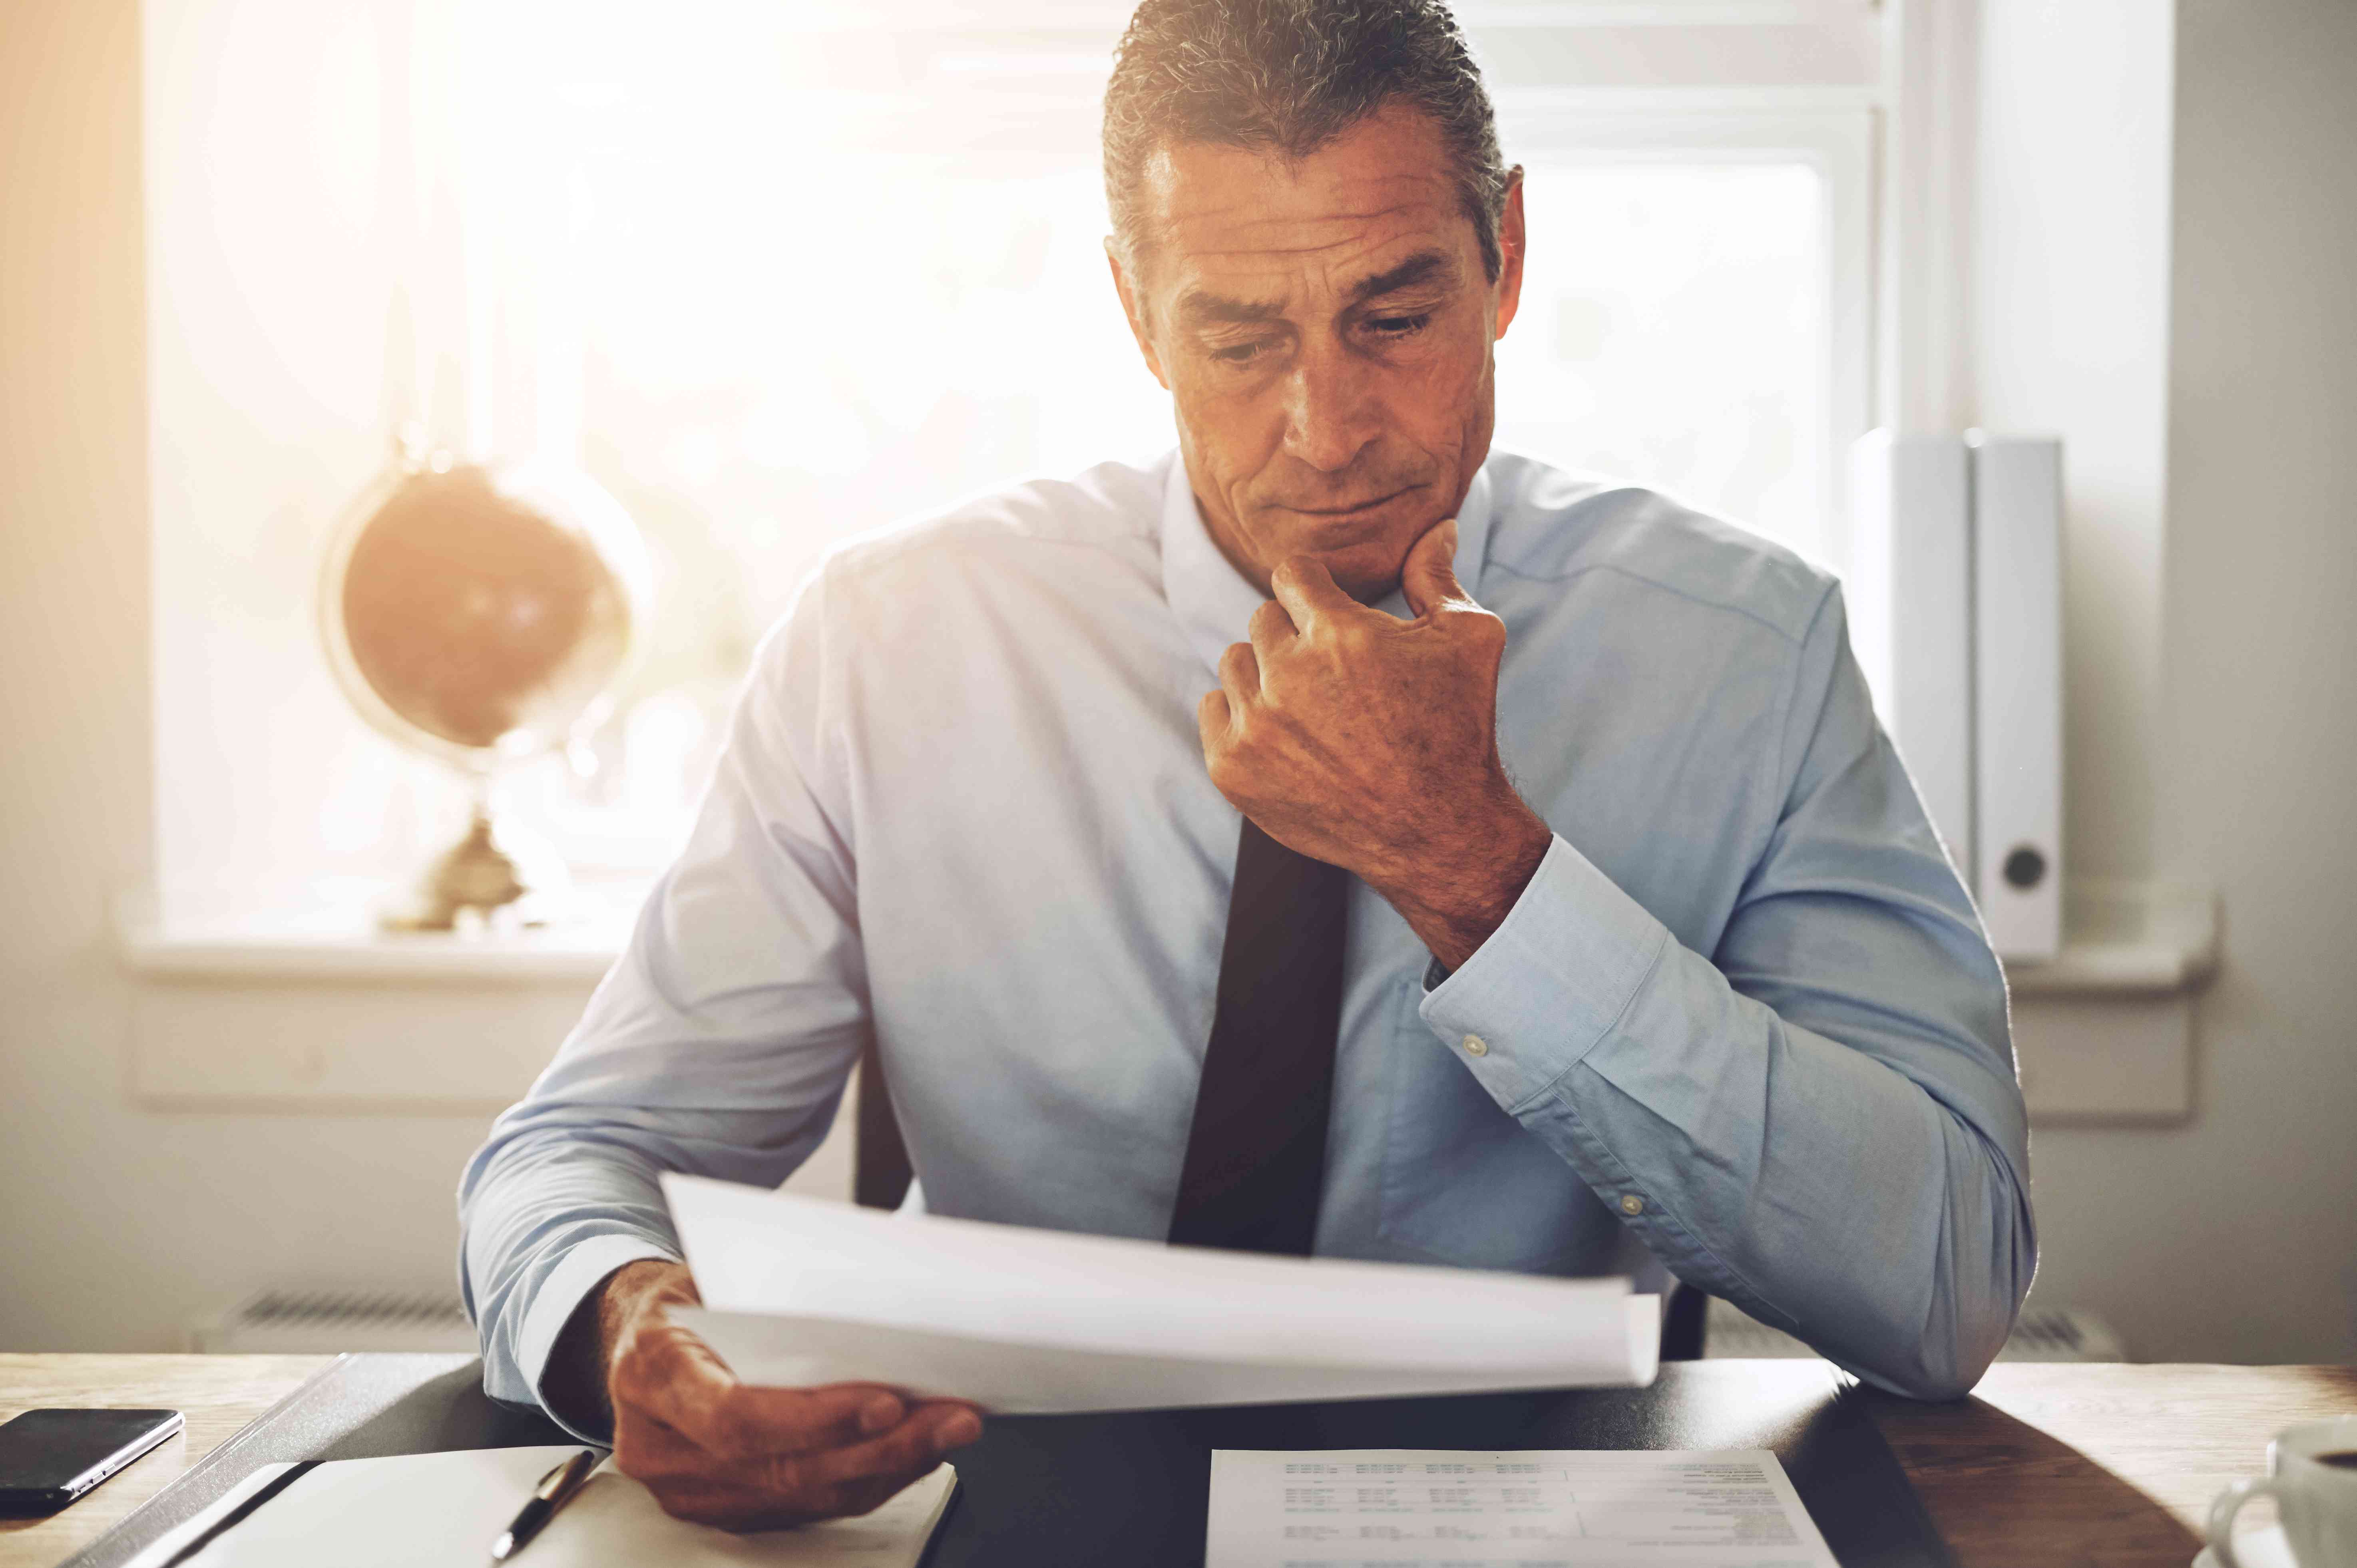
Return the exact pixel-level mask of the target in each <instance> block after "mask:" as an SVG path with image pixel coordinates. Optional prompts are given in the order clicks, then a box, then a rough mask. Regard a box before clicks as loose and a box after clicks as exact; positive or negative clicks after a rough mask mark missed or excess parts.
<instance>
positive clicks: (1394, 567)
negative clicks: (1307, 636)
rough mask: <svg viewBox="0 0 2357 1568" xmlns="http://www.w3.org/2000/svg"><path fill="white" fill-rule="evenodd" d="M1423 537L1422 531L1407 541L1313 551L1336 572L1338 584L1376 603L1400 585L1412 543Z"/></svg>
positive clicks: (1364, 600) (1367, 602)
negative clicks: (1402, 571) (1401, 574)
mask: <svg viewBox="0 0 2357 1568" xmlns="http://www.w3.org/2000/svg"><path fill="white" fill-rule="evenodd" d="M1422 537H1423V532H1422V531H1421V530H1419V531H1418V532H1417V533H1416V535H1415V538H1412V539H1410V540H1409V541H1408V542H1407V544H1398V545H1395V544H1393V543H1391V542H1389V541H1385V542H1380V543H1377V542H1369V543H1366V544H1354V545H1350V546H1346V547H1345V548H1343V549H1340V550H1321V551H1314V552H1310V553H1311V554H1312V555H1314V556H1315V558H1316V559H1317V560H1318V563H1319V564H1322V565H1323V566H1324V567H1325V568H1326V570H1327V571H1328V572H1329V573H1330V574H1332V575H1333V578H1334V582H1335V585H1337V586H1339V587H1340V589H1341V590H1342V591H1343V592H1344V593H1346V594H1348V595H1350V596H1351V597H1352V598H1354V599H1356V600H1358V601H1359V602H1360V603H1361V604H1362V605H1372V604H1375V603H1377V602H1379V601H1381V600H1383V599H1384V598H1387V597H1389V596H1390V595H1391V594H1392V592H1393V590H1394V589H1395V588H1397V587H1398V586H1399V585H1400V568H1401V567H1402V566H1403V565H1404V564H1406V561H1407V552H1408V546H1409V545H1412V544H1414V543H1415V539H1420V538H1422Z"/></svg>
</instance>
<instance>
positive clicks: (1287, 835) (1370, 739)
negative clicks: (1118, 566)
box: [1196, 518, 1552, 969]
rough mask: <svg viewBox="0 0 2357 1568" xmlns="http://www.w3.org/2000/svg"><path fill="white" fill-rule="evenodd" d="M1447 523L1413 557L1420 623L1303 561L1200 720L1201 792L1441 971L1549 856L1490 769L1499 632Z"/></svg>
mask: <svg viewBox="0 0 2357 1568" xmlns="http://www.w3.org/2000/svg"><path fill="white" fill-rule="evenodd" d="M1456 553H1457V523H1456V520H1454V519H1453V518H1452V519H1449V520H1448V521H1443V522H1440V523H1438V524H1436V525H1435V526H1434V527H1433V528H1431V529H1430V530H1429V531H1427V532H1426V533H1425V535H1424V536H1423V537H1422V538H1421V539H1419V540H1417V541H1416V542H1415V545H1414V546H1413V547H1412V548H1411V549H1410V550H1409V551H1408V555H1407V561H1406V564H1405V565H1404V566H1403V567H1402V569H1401V575H1400V589H1401V592H1402V593H1403V594H1404V595H1405V597H1406V599H1407V604H1408V607H1409V609H1411V610H1412V611H1414V612H1415V615H1414V618H1413V619H1408V620H1402V619H1400V618H1398V617H1396V616H1391V615H1386V614H1385V613H1383V611H1381V610H1378V609H1372V608H1370V607H1367V606H1365V605H1361V604H1360V603H1359V602H1358V601H1356V600H1355V599H1352V598H1351V596H1349V595H1347V594H1345V593H1344V592H1342V590H1341V589H1340V587H1338V586H1336V585H1335V583H1334V579H1333V577H1332V576H1331V575H1329V574H1328V572H1327V570H1326V568H1325V567H1324V566H1323V565H1320V564H1318V562H1317V561H1315V560H1313V559H1311V558H1309V557H1308V556H1295V557H1292V558H1290V559H1288V560H1286V561H1284V562H1281V563H1280V564H1278V565H1277V567H1276V569H1275V572H1273V573H1272V574H1270V584H1269V585H1270V587H1271V588H1272V589H1273V590H1274V592H1275V595H1276V597H1275V598H1274V599H1272V600H1270V601H1269V602H1268V603H1266V604H1264V605H1262V606H1261V607H1260V608H1259V609H1258V610H1257V611H1255V612H1254V615H1253V618H1252V624H1251V627H1250V628H1249V629H1250V633H1251V637H1252V640H1251V641H1250V642H1239V643H1236V644H1234V645H1233V646H1232V647H1230V648H1229V650H1227V652H1226V654H1225V655H1223V656H1222V659H1221V660H1220V689H1219V690H1218V691H1216V692H1212V693H1208V694H1207V695H1206V696H1205V697H1204V698H1203V702H1202V706H1201V708H1200V710H1199V712H1198V713H1197V715H1196V717H1197V722H1198V723H1199V724H1200V726H1201V729H1202V741H1203V760H1204V763H1205V765H1206V766H1207V767H1208V768H1210V769H1211V782H1212V783H1213V784H1215V785H1217V786H1218V787H1219V789H1220V792H1221V793H1222V795H1225V796H1226V797H1227V798H1228V800H1230V801H1231V802H1232V803H1233V804H1234V806H1235V807H1236V809H1237V810H1238V811H1242V812H1243V813H1244V815H1246V816H1248V817H1250V818H1251V819H1252V820H1253V821H1254V822H1257V823H1259V824H1260V826H1261V827H1262V828H1263V829H1264V830H1265V831H1266V832H1267V833H1268V835H1269V836H1270V837H1271V838H1274V839H1275V840H1276V841H1278V842H1279V843H1283V844H1286V845H1287V846H1288V847H1290V848H1293V849H1296V850H1298V851H1299V852H1301V853H1302V854H1306V855H1309V856H1311V857H1312V858H1314V859H1317V860H1322V861H1326V862H1328V863H1329V864H1330V865H1339V866H1341V867H1342V868H1344V869H1345V870H1347V871H1350V872H1352V873H1354V874H1355V875H1357V876H1358V877H1359V879H1360V880H1361V881H1362V882H1365V883H1366V884H1367V885H1368V886H1372V887H1373V888H1374V889H1375V890H1376V891H1377V892H1379V893H1381V894H1383V896H1384V897H1386V898H1388V899H1389V900H1391V902H1392V904H1393V906H1394V908H1397V909H1398V910H1399V911H1400V913H1401V914H1402V915H1403V916H1405V918H1406V919H1407V922H1408V924H1409V925H1410V926H1412V927H1413V928H1415V933H1416V935H1417V936H1419V937H1421V938H1423V939H1424V941H1425V945H1426V946H1427V947H1429V948H1430V949H1431V950H1433V952H1434V953H1435V954H1436V955H1437V956H1438V958H1439V959H1440V961H1442V962H1443V963H1445V964H1447V965H1448V966H1449V967H1450V968H1452V969H1453V968H1456V967H1457V966H1458V965H1460V964H1462V963H1463V962H1464V961H1466V960H1467V959H1468V958H1470V957H1471V956H1472V955H1473V952H1474V950H1475V949H1477V948H1479V947H1480V945H1481V943H1482V942H1483V941H1485V940H1488V939H1489V936H1490V933H1491V932H1492V931H1494V930H1496V929H1497V928H1498V926H1499V924H1500V923H1501V922H1502V921H1503V920H1504V919H1505V918H1506V914H1507V912H1508V911H1509V910H1511V909H1512V908H1513V905H1514V900H1515V899H1516V898H1518V897H1521V895H1522V890H1523V886H1525V885H1527V884H1528V883H1529V881H1530V879H1531V875H1532V873H1534V871H1536V870H1537V869H1538V864H1539V862H1540V861H1541V860H1542V859H1543V858H1544V856H1545V854H1546V851H1547V845H1548V843H1550V842H1551V838H1552V835H1551V834H1550V832H1549V831H1548V829H1547V826H1546V823H1545V822H1543V821H1541V820H1540V818H1539V816H1538V814H1537V813H1536V812H1534V811H1532V810H1531V809H1530V807H1529V806H1527V805H1525V804H1524V803H1523V800H1522V798H1521V797H1520V796H1519V795H1517V794H1516V793H1515V792H1514V788H1513V785H1512V783H1511V782H1510V781H1509V780H1508V779H1507V778H1506V770H1505V768H1504V766H1503V764H1501V762H1500V761H1499V758H1498V733H1497V716H1498V665H1499V661H1500V660H1501V659H1502V658H1503V657H1504V654H1505V650H1506V628H1505V625H1504V623H1503V622H1501V620H1499V618H1497V617H1496V616H1494V615H1491V613H1490V612H1489V611H1488V610H1485V609H1483V608H1482V607H1480V605H1478V604H1475V603H1474V602H1473V600H1472V598H1471V596H1469V595H1468V594H1467V593H1466V592H1465V590H1464V588H1463V587H1461V586H1460V585H1458V581H1457V574H1456V570H1455V568H1454V566H1453V564H1452V563H1453V562H1454V560H1455V558H1456Z"/></svg>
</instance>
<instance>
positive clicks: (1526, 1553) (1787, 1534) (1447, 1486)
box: [1205, 1448, 1836, 1568]
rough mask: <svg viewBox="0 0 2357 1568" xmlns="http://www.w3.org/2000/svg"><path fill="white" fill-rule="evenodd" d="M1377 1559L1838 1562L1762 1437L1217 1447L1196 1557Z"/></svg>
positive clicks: (1792, 1565) (1334, 1562) (1218, 1567)
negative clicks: (1621, 1443) (1625, 1444)
mask: <svg viewBox="0 0 2357 1568" xmlns="http://www.w3.org/2000/svg"><path fill="white" fill-rule="evenodd" d="M1377 1565H1380V1568H1444V1565H1445V1568H1670V1565H1676V1568H1836V1565H1835V1562H1834V1555H1833V1553H1832V1552H1829V1551H1827V1550H1826V1548H1825V1541H1824V1537H1823V1536H1822V1535H1820V1534H1818V1533H1817V1527H1816V1525H1815V1523H1814V1522H1813V1520H1810V1518H1809V1516H1808V1512H1807V1510H1805V1509H1803V1508H1802V1507H1801V1498H1800V1495H1799V1494H1798V1493H1796V1492H1794V1491H1793V1490H1792V1480H1791V1478H1790V1477H1787V1476H1786V1475H1785V1474H1784V1466H1782V1465H1781V1464H1779V1463H1778V1462H1777V1459H1776V1455H1773V1454H1770V1453H1769V1452H1768V1451H1767V1450H1765V1449H1749V1450H1746V1449H1735V1450H1729V1451H1727V1452H1724V1453H1693V1452H1687V1453H1672V1452H1664V1451H1659V1450H1652V1451H1648V1450H1631V1451H1626V1452H1620V1451H1613V1450H1599V1449H1575V1448H1560V1449H1533V1450H1530V1451H1527V1452H1523V1453H1518V1454H1481V1453H1466V1452H1461V1451H1458V1450H1454V1449H1441V1448H1352V1449H1336V1450H1329V1451H1324V1452H1320V1451H1316V1450H1311V1451H1308V1452H1296V1453H1270V1452H1262V1451H1259V1450H1253V1449H1232V1448H1222V1449H1220V1450H1218V1451H1216V1452H1215V1453H1213V1454H1212V1455H1211V1527H1210V1530H1209V1532H1208V1537H1207V1541H1206V1549H1205V1568H1377Z"/></svg>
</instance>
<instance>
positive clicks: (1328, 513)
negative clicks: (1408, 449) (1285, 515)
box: [1280, 485, 1422, 519]
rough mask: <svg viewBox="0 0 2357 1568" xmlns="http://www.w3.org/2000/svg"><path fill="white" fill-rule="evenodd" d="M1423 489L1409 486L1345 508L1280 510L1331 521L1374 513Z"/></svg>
mask: <svg viewBox="0 0 2357 1568" xmlns="http://www.w3.org/2000/svg"><path fill="white" fill-rule="evenodd" d="M1421 488H1422V487H1421V486H1417V485H1409V486H1407V487H1406V488H1405V489H1396V490H1394V491H1392V492H1391V493H1390V494H1388V495H1381V496H1376V497H1374V498H1373V499H1371V500H1363V501H1351V502H1350V503H1348V504H1347V505H1343V506H1281V508H1280V510H1285V511H1290V512H1297V513H1299V514H1300V515H1301V516H1303V517H1322V518H1329V519H1340V518H1351V517H1357V516H1359V515H1360V514H1361V513H1362V512H1370V511H1374V510H1378V509H1380V508H1383V507H1386V506H1389V505H1390V504H1391V503H1392V502H1394V501H1395V500H1397V499H1400V497H1402V496H1404V495H1406V494H1407V493H1408V491H1409V490H1414V489H1421Z"/></svg>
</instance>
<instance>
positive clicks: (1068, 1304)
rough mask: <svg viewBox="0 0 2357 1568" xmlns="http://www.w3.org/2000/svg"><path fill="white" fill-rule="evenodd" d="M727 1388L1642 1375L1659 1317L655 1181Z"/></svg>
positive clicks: (1376, 1387)
mask: <svg viewBox="0 0 2357 1568" xmlns="http://www.w3.org/2000/svg"><path fill="white" fill-rule="evenodd" d="M662 1185H663V1193H664V1196H665V1197H666V1198H668V1200H669V1201H670V1204H671V1212H672V1219H673V1224H674V1225H675V1226H676V1227H677V1228H678V1230H679V1234H680V1239H681V1241H682V1243H683V1246H684V1248H685V1250H686V1252H687V1261H688V1265H689V1267H690V1268H691V1269H692V1270H693V1271H694V1275H695V1282H696V1286H697V1289H698V1290H699V1291H700V1292H701V1294H702V1295H703V1297H704V1303H705V1305H704V1307H703V1308H702V1309H701V1310H698V1309H693V1308H690V1309H683V1310H679V1311H675V1312H674V1313H673V1316H674V1318H675V1319H676V1320H677V1321H679V1322H681V1323H683V1324H684V1325H686V1326H690V1327H692V1328H694V1331H695V1332H696V1333H698V1334H699V1335H701V1336H702V1337H704V1338H705V1341H706V1342H707V1343H709V1344H710V1345H711V1346H712V1348H714V1349H715V1350H716V1351H717V1352H718V1353H719V1354H720V1356H721V1358H722V1359H725V1360H726V1361H727V1363H728V1364H729V1366H730V1367H731V1368H732V1369H734V1370H735V1371H736V1373H737V1376H738V1377H740V1378H743V1379H745V1380H747V1381H748V1382H756V1383H765V1384H771V1385H777V1386H782V1387H804V1386H809V1385H812V1384H815V1383H826V1382H838V1381H853V1380H872V1381H876V1382H882V1383H889V1384H893V1385H895V1386H897V1387H900V1388H905V1389H909V1390H910V1391H914V1392H917V1393H921V1394H942V1395H953V1396H955V1397H958V1398H962V1399H969V1400H973V1401H974V1402H976V1403H978V1404H980V1405H982V1406H984V1407H985V1409H989V1410H994V1411H1001V1412H1010V1413H1017V1412H1059V1411H1092V1410H1146V1409H1162V1408H1166V1407H1170V1406H1179V1405H1201V1404H1249V1403H1275V1402H1293V1401H1298V1400H1338V1399H1361V1398H1376V1397H1386V1396H1398V1395H1408V1394H1423V1393H1465V1392H1476V1391H1488V1390H1501V1389H1528V1388H1579V1387H1600V1386H1608V1385H1619V1386H1626V1385H1631V1384H1643V1383H1649V1382H1651V1381H1652V1378H1653V1373H1654V1368H1655V1362H1656V1359H1657V1357H1658V1354H1659V1349H1660V1326H1661V1314H1660V1302H1659V1300H1658V1298H1656V1297H1653V1296H1651V1295H1631V1294H1630V1292H1629V1282H1628V1281H1627V1280H1625V1279H1602V1280H1561V1279H1545V1278H1538V1277H1534V1276H1530V1275H1524V1274H1505V1273H1485V1272H1481V1271H1477V1270H1469V1269H1447V1268H1416V1267H1413V1266H1409V1265H1405V1264H1397V1263H1363V1262H1344V1261H1340V1260H1333V1259H1322V1258H1321V1259H1311V1260H1307V1261H1305V1260H1300V1259H1291V1258H1270V1257H1263V1256H1257V1255H1252V1254H1246V1253H1241V1252H1222V1251H1206V1250H1202V1249H1198V1248H1189V1247H1169V1246H1165V1245H1163V1244H1162V1243H1160V1242H1157V1241H1137V1240H1125V1239H1121V1238H1115V1237H1104V1236H1081V1235H1071V1234H1068V1233H1064V1232H1059V1231H1048V1230H1028V1229H1024V1228H1022V1227H1019V1226H1008V1225H990V1224H984V1223H981V1222H978V1221H974V1220H966V1219H942V1218H940V1217H938V1216H920V1215H888V1214H879V1213H877V1212H876V1211H875V1210H872V1209H862V1208H852V1207H850V1206H848V1205H845V1204H840V1203H828V1202H824V1201H823V1200H820V1199H816V1198H806V1197H793V1196H790V1195H788V1194H785V1193H778V1192H771V1191H769V1190H767V1189H764V1188H759V1187H737V1186H732V1185H730V1184H728V1183H725V1182H716V1181H707V1180H705V1179H702V1178H699V1177H694V1176H664V1177H663V1178H662Z"/></svg>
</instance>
